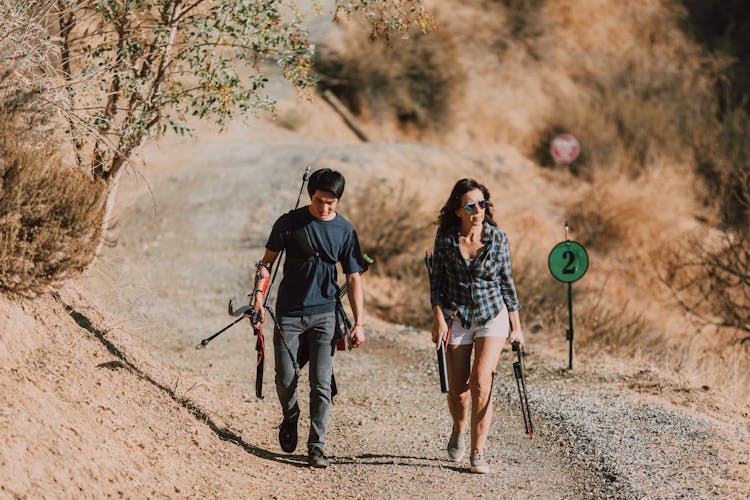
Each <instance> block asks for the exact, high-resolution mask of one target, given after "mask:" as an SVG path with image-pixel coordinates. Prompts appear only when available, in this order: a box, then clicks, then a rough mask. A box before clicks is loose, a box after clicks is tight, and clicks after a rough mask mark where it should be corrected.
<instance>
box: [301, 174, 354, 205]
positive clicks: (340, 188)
mask: <svg viewBox="0 0 750 500" xmlns="http://www.w3.org/2000/svg"><path fill="white" fill-rule="evenodd" d="M344 184H346V180H344V176H343V175H341V172H337V171H336V170H331V169H330V168H320V169H318V170H316V171H315V172H313V173H312V175H311V176H310V180H309V181H308V182H307V192H308V193H309V194H310V196H312V195H313V194H315V191H317V190H318V189H320V190H321V191H330V192H331V193H333V194H334V196H336V198H339V199H340V198H341V195H342V194H344Z"/></svg>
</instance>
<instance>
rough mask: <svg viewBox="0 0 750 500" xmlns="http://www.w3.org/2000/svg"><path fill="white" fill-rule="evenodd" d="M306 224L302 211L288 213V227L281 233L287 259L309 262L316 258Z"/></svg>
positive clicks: (316, 253) (315, 251) (316, 254)
mask: <svg viewBox="0 0 750 500" xmlns="http://www.w3.org/2000/svg"><path fill="white" fill-rule="evenodd" d="M308 222H309V221H308V220H307V219H306V217H305V212H304V211H303V210H292V211H291V212H289V226H288V228H287V230H286V231H284V232H283V237H284V242H285V246H286V255H287V258H291V259H299V260H308V261H311V260H315V259H316V258H317V257H318V251H317V250H316V248H315V247H314V246H313V244H312V241H311V240H310V234H309V233H308V232H307V223H308Z"/></svg>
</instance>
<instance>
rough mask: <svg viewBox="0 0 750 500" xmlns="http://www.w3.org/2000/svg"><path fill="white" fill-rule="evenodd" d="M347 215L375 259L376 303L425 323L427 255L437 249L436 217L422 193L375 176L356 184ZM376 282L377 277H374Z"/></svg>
mask: <svg viewBox="0 0 750 500" xmlns="http://www.w3.org/2000/svg"><path fill="white" fill-rule="evenodd" d="M347 206H348V207H349V208H348V211H347V213H346V214H345V215H346V217H347V219H349V220H351V222H352V224H354V227H355V228H357V235H358V236H359V240H360V245H361V247H362V251H363V252H366V253H367V254H368V255H369V256H370V257H372V258H373V259H375V262H376V264H375V265H374V266H373V267H372V271H371V272H372V273H373V274H376V275H377V276H378V277H379V278H381V280H380V281H377V280H376V281H375V283H376V284H377V286H378V287H379V293H376V294H375V295H376V296H375V301H374V303H373V304H372V307H373V308H374V309H375V310H376V311H378V312H379V313H380V315H381V316H382V317H383V318H384V319H386V320H388V321H393V322H396V323H400V324H406V325H414V326H420V327H424V326H426V325H427V324H429V321H431V310H430V301H429V295H430V290H429V281H428V279H427V270H426V268H425V266H424V263H423V261H422V258H423V256H424V251H425V250H426V249H431V248H432V240H433V238H434V235H435V229H436V228H435V226H434V224H433V217H432V216H431V215H430V214H428V213H427V212H426V210H425V209H424V200H423V198H422V196H421V195H420V194H419V193H418V192H417V191H416V190H413V189H410V188H409V187H407V185H406V183H405V182H404V181H401V182H400V183H398V184H397V183H395V182H392V181H388V180H386V179H375V180H373V181H370V182H368V184H366V185H364V186H361V187H359V188H358V189H357V192H356V194H355V195H354V201H353V202H352V203H351V204H348V205H347ZM371 281H372V280H371Z"/></svg>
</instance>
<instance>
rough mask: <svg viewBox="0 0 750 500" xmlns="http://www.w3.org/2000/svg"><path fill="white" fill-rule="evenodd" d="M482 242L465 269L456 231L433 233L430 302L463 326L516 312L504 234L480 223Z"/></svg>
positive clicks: (514, 289) (518, 305)
mask: <svg viewBox="0 0 750 500" xmlns="http://www.w3.org/2000/svg"><path fill="white" fill-rule="evenodd" d="M482 243H483V244H484V246H483V247H482V248H481V249H480V250H479V253H478V254H477V256H476V258H475V259H474V260H473V261H472V263H471V267H470V268H469V267H468V266H467V265H466V262H465V261H464V258H463V257H462V256H461V251H460V250H459V248H458V231H451V232H449V233H447V234H441V233H440V232H438V234H437V235H436V236H435V249H434V251H433V270H432V274H431V276H430V302H431V304H432V305H433V306H436V305H439V306H441V307H442V309H443V311H444V312H445V314H451V313H452V312H453V311H455V312H456V313H457V314H458V317H459V318H460V319H461V324H462V325H463V326H464V328H472V327H474V326H480V325H483V324H485V323H487V322H488V321H489V320H491V319H492V318H494V317H495V316H497V315H498V314H499V313H500V311H502V309H503V306H505V307H507V308H508V311H518V310H519V309H521V304H519V302H518V296H517V295H516V286H515V283H514V282H513V273H512V272H511V267H510V247H509V246H508V237H507V236H505V233H503V232H502V231H501V230H500V229H498V228H496V227H495V226H493V225H491V224H487V223H486V222H485V224H484V230H483V231H482Z"/></svg>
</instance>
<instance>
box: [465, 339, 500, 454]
mask: <svg viewBox="0 0 750 500" xmlns="http://www.w3.org/2000/svg"><path fill="white" fill-rule="evenodd" d="M504 343H505V339H504V338H499V337H480V338H477V339H474V365H473V366H472V367H471V375H470V377H469V388H470V391H471V454H472V455H474V454H476V453H483V452H484V445H485V443H486V442H487V434H488V433H489V430H490V423H491V422H492V372H494V371H495V368H496V367H497V362H498V360H499V359H500V351H502V348H503V344H504Z"/></svg>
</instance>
